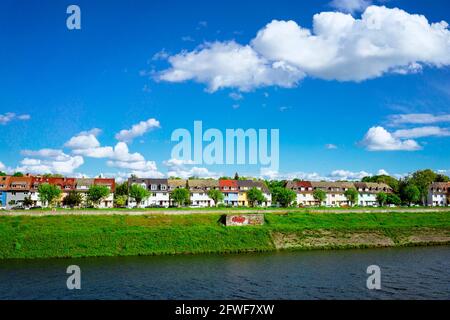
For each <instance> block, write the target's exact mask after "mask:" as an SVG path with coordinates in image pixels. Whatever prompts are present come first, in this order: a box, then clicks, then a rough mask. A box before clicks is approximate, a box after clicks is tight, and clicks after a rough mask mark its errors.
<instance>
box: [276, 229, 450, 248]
mask: <svg viewBox="0 0 450 320" xmlns="http://www.w3.org/2000/svg"><path fill="white" fill-rule="evenodd" d="M271 236H272V240H273V243H274V245H275V248H276V249H323V248H364V247H394V246H406V245H419V244H421V245H428V244H429V245H432V244H450V230H445V229H429V228H424V229H417V230H407V231H405V230H389V231H385V230H350V231H349V230H321V229H320V230H303V231H298V232H278V231H274V232H272V233H271Z"/></svg>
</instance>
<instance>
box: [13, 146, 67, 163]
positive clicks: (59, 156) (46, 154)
mask: <svg viewBox="0 0 450 320" xmlns="http://www.w3.org/2000/svg"><path fill="white" fill-rule="evenodd" d="M20 153H21V154H22V155H23V156H26V157H38V158H48V159H53V160H57V161H66V160H68V159H70V156H69V155H67V154H65V153H64V152H63V151H62V150H59V149H47V148H44V149H40V150H22V151H21V152H20Z"/></svg>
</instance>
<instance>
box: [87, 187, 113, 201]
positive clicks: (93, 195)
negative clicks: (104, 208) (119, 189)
mask: <svg viewBox="0 0 450 320" xmlns="http://www.w3.org/2000/svg"><path fill="white" fill-rule="evenodd" d="M109 193H110V192H109V188H108V187H107V186H102V185H96V184H94V185H92V186H90V187H89V190H88V192H87V200H88V201H90V202H92V203H93V204H94V206H98V205H99V204H100V202H101V201H102V200H103V199H104V198H106V197H107V196H109Z"/></svg>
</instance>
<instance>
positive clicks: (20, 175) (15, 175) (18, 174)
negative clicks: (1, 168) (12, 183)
mask: <svg viewBox="0 0 450 320" xmlns="http://www.w3.org/2000/svg"><path fill="white" fill-rule="evenodd" d="M13 177H23V173H22V172H14V174H13Z"/></svg>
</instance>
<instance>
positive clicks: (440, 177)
mask: <svg viewBox="0 0 450 320" xmlns="http://www.w3.org/2000/svg"><path fill="white" fill-rule="evenodd" d="M434 181H435V182H449V181H450V178H449V177H448V176H446V175H445V174H440V173H438V174H437V175H436V179H434Z"/></svg>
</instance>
